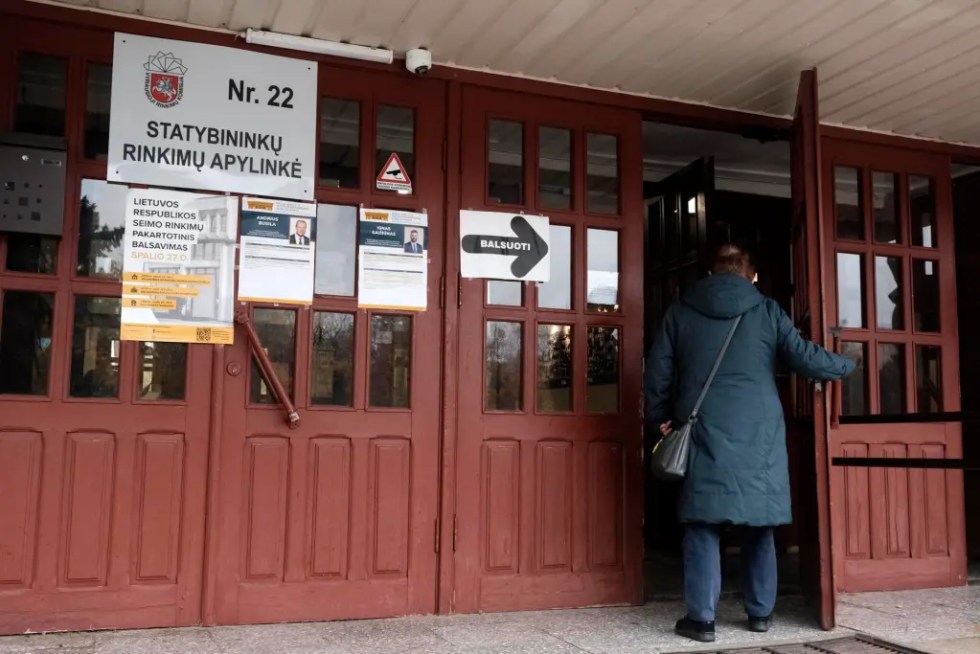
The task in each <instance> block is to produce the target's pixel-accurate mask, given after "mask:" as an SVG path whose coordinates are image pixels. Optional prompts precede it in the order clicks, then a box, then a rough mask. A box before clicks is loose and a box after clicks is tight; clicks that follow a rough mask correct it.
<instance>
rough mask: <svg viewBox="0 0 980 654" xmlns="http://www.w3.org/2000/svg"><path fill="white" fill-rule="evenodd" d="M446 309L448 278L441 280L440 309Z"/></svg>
mask: <svg viewBox="0 0 980 654" xmlns="http://www.w3.org/2000/svg"><path fill="white" fill-rule="evenodd" d="M445 307H446V277H445V276H443V277H440V278H439V308H440V309H444V308H445Z"/></svg>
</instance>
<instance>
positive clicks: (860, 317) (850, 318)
mask: <svg viewBox="0 0 980 654" xmlns="http://www.w3.org/2000/svg"><path fill="white" fill-rule="evenodd" d="M837 302H838V306H839V311H840V326H841V327H849V328H851V329H861V328H863V327H864V257H863V256H862V255H860V254H847V253H846V252H839V253H838V254H837Z"/></svg>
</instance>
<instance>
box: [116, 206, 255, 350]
mask: <svg viewBox="0 0 980 654" xmlns="http://www.w3.org/2000/svg"><path fill="white" fill-rule="evenodd" d="M104 210H108V208H105V209H104ZM237 215H238V198H237V197H233V196H224V195H198V194H194V193H181V192H180V191H170V190H165V189H130V190H129V193H128V194H127V196H126V236H125V242H124V245H123V256H124V259H123V274H122V281H123V287H122V317H121V325H120V333H121V336H120V338H122V340H124V341H168V342H176V343H215V344H223V345H227V344H230V343H232V341H233V339H234V324H233V318H234V315H233V314H234V288H235V232H236V230H235V227H236V225H237V221H236V220H235V218H236V216H237Z"/></svg>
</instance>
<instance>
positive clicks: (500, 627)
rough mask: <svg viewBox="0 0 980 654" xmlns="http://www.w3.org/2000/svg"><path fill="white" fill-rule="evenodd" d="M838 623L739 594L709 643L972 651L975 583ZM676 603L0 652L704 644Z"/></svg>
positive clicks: (50, 637)
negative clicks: (745, 611)
mask: <svg viewBox="0 0 980 654" xmlns="http://www.w3.org/2000/svg"><path fill="white" fill-rule="evenodd" d="M840 599H841V601H840V607H839V623H840V627H838V629H837V630H836V631H834V632H823V631H820V630H818V629H816V628H814V626H813V622H812V620H811V619H810V614H809V611H808V610H807V609H806V608H805V607H804V606H803V604H802V601H801V600H800V599H799V598H792V597H790V598H786V599H784V600H781V601H780V606H779V608H778V611H777V619H776V626H775V628H774V629H773V631H771V632H770V633H769V634H750V633H748V632H746V631H744V630H742V628H741V624H740V621H741V620H742V615H741V610H740V607H739V605H738V603H736V602H734V601H730V600H726V601H725V602H724V603H723V605H722V607H721V609H720V610H719V617H718V625H717V629H718V635H719V641H718V643H716V649H720V648H726V649H727V648H737V647H739V646H752V645H761V644H776V643H789V642H800V641H802V640H806V639H809V640H816V639H824V638H832V637H840V636H843V635H850V634H853V633H854V632H863V633H867V634H870V635H873V636H877V637H879V638H883V639H885V640H890V641H892V642H897V643H899V644H904V645H909V646H915V647H918V648H921V649H923V650H925V651H927V652H930V654H980V587H977V586H973V587H967V588H955V589H943V590H935V591H915V592H909V593H875V594H862V595H851V596H845V597H842V598H840ZM682 610H683V609H682V608H681V605H680V604H679V603H676V602H656V603H651V604H648V605H646V606H642V607H619V608H603V609H577V610H565V611H542V612H535V613H510V614H487V615H472V616H469V615H463V616H448V617H443V616H423V617H409V618H396V619H390V620H364V621H358V622H325V623H304V624H279V625H257V626H247V627H213V628H187V629H147V630H135V631H115V632H91V633H61V634H38V635H28V636H7V637H2V638H0V654H191V653H193V654H198V653H199V654H314V653H317V654H402V653H405V654H415V653H418V654H422V653H432V654H503V653H505V652H507V653H514V654H583V653H594V654H634V653H636V654H639V653H641V652H642V653H652V654H657V653H661V652H679V651H691V650H697V649H704V646H698V645H696V644H694V643H690V642H689V641H684V640H681V639H678V638H677V637H675V636H674V635H673V634H672V633H671V629H672V626H673V623H674V621H675V620H676V619H677V617H678V615H679V613H680V612H682Z"/></svg>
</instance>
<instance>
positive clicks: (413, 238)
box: [405, 227, 425, 254]
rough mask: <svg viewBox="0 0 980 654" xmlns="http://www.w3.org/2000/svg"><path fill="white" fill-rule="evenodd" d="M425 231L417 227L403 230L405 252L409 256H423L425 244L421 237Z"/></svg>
mask: <svg viewBox="0 0 980 654" xmlns="http://www.w3.org/2000/svg"><path fill="white" fill-rule="evenodd" d="M424 232H425V230H420V229H419V228H417V227H406V228H405V252H408V253H410V254H425V242H424V239H423V237H422V234H424Z"/></svg>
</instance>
